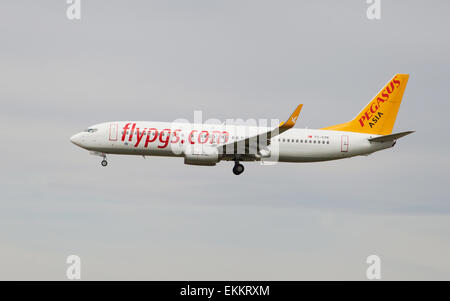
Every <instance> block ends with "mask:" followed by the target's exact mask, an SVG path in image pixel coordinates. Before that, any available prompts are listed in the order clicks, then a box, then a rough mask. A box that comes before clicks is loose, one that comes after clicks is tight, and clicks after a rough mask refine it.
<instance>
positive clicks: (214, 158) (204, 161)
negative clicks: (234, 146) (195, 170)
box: [184, 147, 219, 166]
mask: <svg viewBox="0 0 450 301" xmlns="http://www.w3.org/2000/svg"><path fill="white" fill-rule="evenodd" d="M217 162H219V151H218V150H217V148H215V147H214V148H213V147H209V148H204V149H199V150H196V149H193V148H188V149H186V150H185V152H184V164H188V165H203V166H214V165H216V163H217Z"/></svg>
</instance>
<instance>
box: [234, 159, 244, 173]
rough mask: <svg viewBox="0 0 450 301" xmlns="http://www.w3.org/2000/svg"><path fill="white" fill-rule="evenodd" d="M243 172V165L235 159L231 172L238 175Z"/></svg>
mask: <svg viewBox="0 0 450 301" xmlns="http://www.w3.org/2000/svg"><path fill="white" fill-rule="evenodd" d="M243 172H244V165H242V164H240V163H239V161H235V163H234V167H233V173H234V174H235V175H237V176H238V175H240V174H241V173H243Z"/></svg>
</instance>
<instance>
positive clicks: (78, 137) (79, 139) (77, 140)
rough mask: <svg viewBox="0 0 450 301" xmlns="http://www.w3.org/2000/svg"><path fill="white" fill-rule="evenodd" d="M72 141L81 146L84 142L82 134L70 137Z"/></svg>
mask: <svg viewBox="0 0 450 301" xmlns="http://www.w3.org/2000/svg"><path fill="white" fill-rule="evenodd" d="M70 141H71V142H72V143H73V144H75V145H78V146H81V144H82V142H83V139H82V134H81V133H78V134H75V135H73V136H72V137H70Z"/></svg>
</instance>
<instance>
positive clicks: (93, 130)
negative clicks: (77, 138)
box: [85, 128, 97, 133]
mask: <svg viewBox="0 0 450 301" xmlns="http://www.w3.org/2000/svg"><path fill="white" fill-rule="evenodd" d="M85 132H88V133H94V132H97V129H94V128H90V129H87V130H85Z"/></svg>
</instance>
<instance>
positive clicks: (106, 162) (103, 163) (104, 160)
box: [101, 155, 108, 167]
mask: <svg viewBox="0 0 450 301" xmlns="http://www.w3.org/2000/svg"><path fill="white" fill-rule="evenodd" d="M101 164H102V166H103V167H105V166H106V165H108V161H106V155H105V156H103V160H102V162H101Z"/></svg>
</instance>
